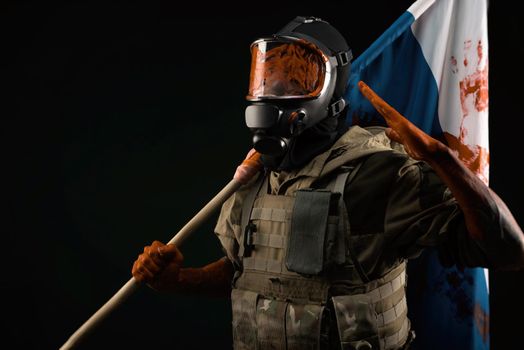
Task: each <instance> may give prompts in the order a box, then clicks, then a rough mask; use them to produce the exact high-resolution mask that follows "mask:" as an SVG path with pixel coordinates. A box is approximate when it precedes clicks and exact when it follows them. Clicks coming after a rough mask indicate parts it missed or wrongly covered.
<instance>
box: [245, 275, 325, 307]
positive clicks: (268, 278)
mask: <svg viewBox="0 0 524 350" xmlns="http://www.w3.org/2000/svg"><path fill="white" fill-rule="evenodd" d="M235 287H236V288H238V289H243V290H250V291H253V292H257V293H259V294H260V295H264V296H265V297H268V298H275V299H278V300H291V301H295V302H300V303H313V304H324V303H325V301H326V300H327V298H328V289H329V283H328V281H326V280H324V279H320V278H304V277H301V276H297V277H295V276H283V275H280V276H275V274H272V273H268V272H260V271H244V273H242V276H241V277H240V278H239V279H238V280H237V281H236V285H235Z"/></svg>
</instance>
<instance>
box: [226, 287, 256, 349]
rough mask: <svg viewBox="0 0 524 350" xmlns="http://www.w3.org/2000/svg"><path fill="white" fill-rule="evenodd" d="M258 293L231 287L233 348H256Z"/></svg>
mask: <svg viewBox="0 0 524 350" xmlns="http://www.w3.org/2000/svg"><path fill="white" fill-rule="evenodd" d="M257 301H258V294H257V293H255V292H251V291H247V290H240V289H233V290H232V291H231V304H232V311H233V322H232V326H233V327H232V328H233V344H234V348H235V350H252V349H256V348H257V333H256V331H257V322H256V309H257Z"/></svg>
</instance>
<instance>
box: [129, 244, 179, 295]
mask: <svg viewBox="0 0 524 350" xmlns="http://www.w3.org/2000/svg"><path fill="white" fill-rule="evenodd" d="M183 261H184V256H183V255H182V253H181V252H180V250H178V248H177V247H176V246H175V245H174V244H168V245H165V244H163V243H162V242H159V241H154V242H153V243H152V244H151V245H150V246H146V247H144V252H143V253H142V254H140V255H139V256H138V258H137V259H136V261H135V263H134V264H133V269H132V270H131V273H132V274H133V277H134V278H135V279H136V280H137V282H140V283H147V284H148V285H149V286H151V287H152V288H153V289H155V290H158V291H163V290H170V289H172V288H173V287H174V286H175V285H176V284H177V283H178V275H179V272H180V266H181V265H182V262H183Z"/></svg>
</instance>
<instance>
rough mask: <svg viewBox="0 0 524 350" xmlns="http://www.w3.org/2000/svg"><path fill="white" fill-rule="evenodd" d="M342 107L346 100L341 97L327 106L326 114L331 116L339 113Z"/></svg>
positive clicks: (344, 105)
mask: <svg viewBox="0 0 524 350" xmlns="http://www.w3.org/2000/svg"><path fill="white" fill-rule="evenodd" d="M344 107H346V100H344V99H343V98H342V97H341V98H340V99H338V100H337V101H335V102H333V103H332V104H331V105H330V106H329V107H328V115H329V116H331V117H333V116H335V115H337V114H339V113H340V112H342V110H343V109H344Z"/></svg>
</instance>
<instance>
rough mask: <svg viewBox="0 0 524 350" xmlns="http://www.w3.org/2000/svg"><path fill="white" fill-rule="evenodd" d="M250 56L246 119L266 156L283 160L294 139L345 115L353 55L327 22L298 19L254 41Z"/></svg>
mask: <svg viewBox="0 0 524 350" xmlns="http://www.w3.org/2000/svg"><path fill="white" fill-rule="evenodd" d="M251 57H252V58H251V74H250V81H249V93H248V95H247V97H246V99H247V100H248V101H249V102H250V105H249V106H248V107H247V108H246V111H245V117H246V124H247V126H248V128H249V129H250V130H251V131H252V132H253V134H254V135H253V145H254V148H255V149H256V150H257V151H258V152H260V153H261V154H262V155H267V156H270V157H278V156H282V155H284V154H285V153H286V152H287V151H288V149H289V145H290V142H291V140H292V139H293V138H295V137H297V136H298V135H300V134H301V133H302V132H303V131H304V130H306V129H308V128H311V127H312V126H314V125H316V124H318V123H319V122H320V121H322V120H323V119H325V118H327V117H336V116H338V115H339V114H340V113H341V112H342V111H343V110H344V108H345V106H346V102H345V100H344V99H343V98H342V96H343V93H344V91H345V88H346V85H347V80H348V77H349V71H350V67H351V63H350V62H351V59H352V54H351V50H350V49H349V47H348V45H347V43H346V41H345V39H344V38H343V37H342V35H341V34H340V33H339V32H338V31H337V30H336V29H335V28H333V27H332V26H331V25H330V24H329V23H327V22H325V21H323V20H321V19H318V18H314V17H296V18H295V19H294V20H293V21H291V22H290V23H289V24H287V25H286V26H285V27H284V28H283V29H282V30H280V31H279V32H278V33H277V34H275V35H273V36H272V37H268V38H262V39H259V40H256V41H255V42H253V43H252V44H251Z"/></svg>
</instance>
